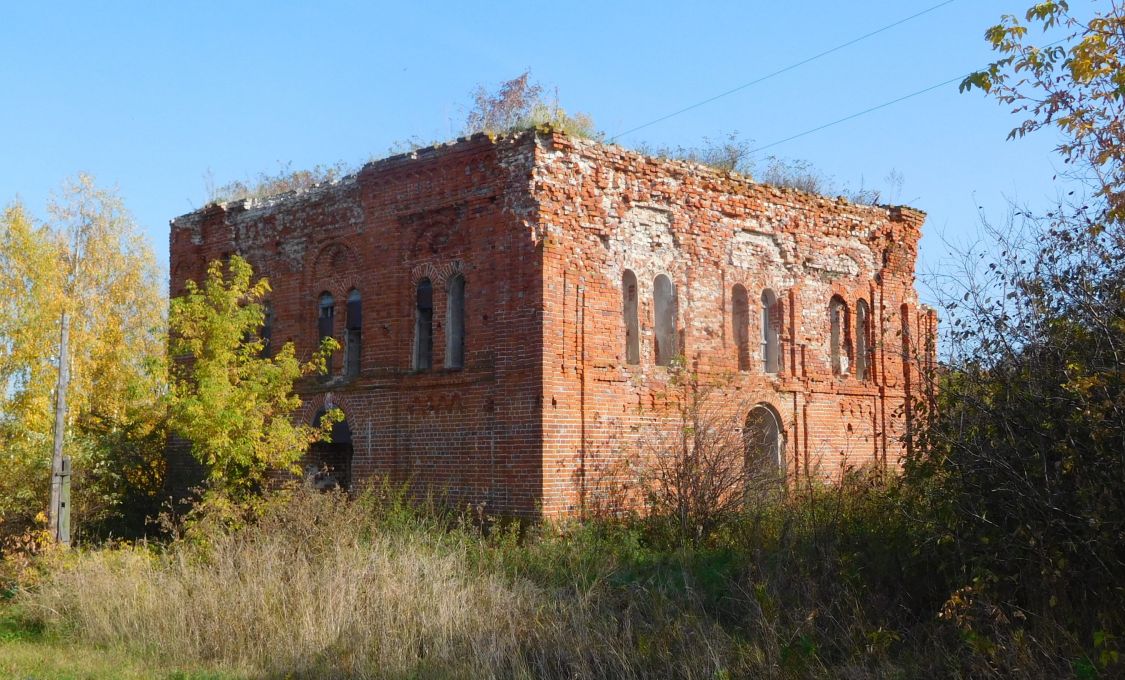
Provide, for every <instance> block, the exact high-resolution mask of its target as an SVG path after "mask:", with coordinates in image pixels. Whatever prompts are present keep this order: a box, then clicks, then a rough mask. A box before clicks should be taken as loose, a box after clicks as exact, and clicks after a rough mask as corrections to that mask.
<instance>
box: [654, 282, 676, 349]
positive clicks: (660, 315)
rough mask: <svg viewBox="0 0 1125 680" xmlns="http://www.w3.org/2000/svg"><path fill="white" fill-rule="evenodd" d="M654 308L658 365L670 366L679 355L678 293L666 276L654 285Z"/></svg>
mask: <svg viewBox="0 0 1125 680" xmlns="http://www.w3.org/2000/svg"><path fill="white" fill-rule="evenodd" d="M652 303H653V304H652V308H653V316H655V317H656V318H655V322H656V323H655V326H656V328H655V330H656V352H655V353H656V365H657V366H668V365H670V364H671V363H672V359H673V358H674V357H675V356H676V355H677V354H678V353H679V351H678V347H677V345H678V343H677V341H676V340H677V338H676V335H677V334H676V291H675V288H673V287H672V280H671V279H669V278H668V277H667V276H665V275H664V274H661V275H659V276H657V277H656V280H655V281H653V283H652Z"/></svg>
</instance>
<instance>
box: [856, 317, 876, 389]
mask: <svg viewBox="0 0 1125 680" xmlns="http://www.w3.org/2000/svg"><path fill="white" fill-rule="evenodd" d="M872 340H873V338H872V335H871V310H870V309H869V308H868V306H867V301H866V300H863V299H860V300H859V301H858V302H856V305H855V377H856V378H857V379H859V380H867V379H869V378H870V375H871V368H872V367H873V366H874V365H875V357H874V351H873V350H874V342H872Z"/></svg>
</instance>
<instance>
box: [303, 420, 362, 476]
mask: <svg viewBox="0 0 1125 680" xmlns="http://www.w3.org/2000/svg"><path fill="white" fill-rule="evenodd" d="M325 412H326V411H325V409H323V408H322V409H320V410H318V411H317V412H316V416H315V417H314V418H313V423H312V424H313V427H317V428H319V427H320V422H321V420H322V419H323V418H324V415H325ZM352 453H353V450H352V430H351V428H350V427H349V426H348V421H347V419H344V420H341V421H339V422H335V423H332V434H331V435H330V436H329V441H326V442H325V441H318V442H314V443H313V444H312V445H311V446H310V447H309V453H308V456H307V457H306V459H305V460H306V462H305V465H304V470H305V478H306V479H307V480H308V481H309V482H310V483H311V484H312V485H313V486H314V487H315V488H317V489H321V490H330V489H345V490H346V489H348V488H349V487H350V486H351V483H352Z"/></svg>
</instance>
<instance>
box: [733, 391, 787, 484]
mask: <svg viewBox="0 0 1125 680" xmlns="http://www.w3.org/2000/svg"><path fill="white" fill-rule="evenodd" d="M742 436H743V441H744V443H745V447H746V463H745V464H746V487H747V488H746V491H747V495H748V496H750V497H752V498H754V497H757V498H760V497H762V496H763V495H767V494H769V493H773V492H775V491H776V490H777V487H778V483H779V482H780V481H781V480H782V479H783V478H784V473H785V452H784V450H783V449H784V447H783V442H782V438H781V421H780V420H779V419H778V417H777V415H776V414H775V413H774V412H773V409H770V408H768V407H766V406H755V407H754V408H752V409H751V410H750V413H748V414H747V416H746V427H745V428H743V430H742Z"/></svg>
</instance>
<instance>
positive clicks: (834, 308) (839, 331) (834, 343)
mask: <svg viewBox="0 0 1125 680" xmlns="http://www.w3.org/2000/svg"><path fill="white" fill-rule="evenodd" d="M828 327H829V340H828V353H829V359H830V361H831V364H832V374H833V375H847V374H848V369H849V367H850V365H851V352H850V349H851V348H850V343H849V342H848V340H849V338H848V335H849V333H850V330H849V328H850V324H849V323H848V304H847V303H846V302H844V299H843V298H841V297H840V296H838V295H834V296H833V297H832V300H831V301H830V302H829V303H828Z"/></svg>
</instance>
